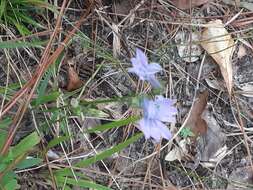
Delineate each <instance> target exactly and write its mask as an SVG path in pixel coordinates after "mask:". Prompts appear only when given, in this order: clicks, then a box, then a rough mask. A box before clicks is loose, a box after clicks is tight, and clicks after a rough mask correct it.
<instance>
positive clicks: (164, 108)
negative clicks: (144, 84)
mask: <svg viewBox="0 0 253 190" xmlns="http://www.w3.org/2000/svg"><path fill="white" fill-rule="evenodd" d="M131 62H132V65H133V67H132V68H129V69H128V71H129V72H131V73H135V74H136V75H137V76H138V77H139V78H140V79H141V80H143V81H145V80H146V81H148V82H150V84H151V86H152V87H154V88H161V84H160V83H159V81H158V80H157V79H156V77H155V74H156V73H158V72H160V71H162V67H161V66H160V65H159V64H158V63H151V64H148V58H147V56H146V55H145V54H144V52H142V51H141V50H140V49H138V48H137V49H136V57H133V58H132V59H131ZM175 103H176V100H172V99H169V98H164V97H163V96H161V95H159V96H156V97H155V99H154V100H150V99H148V98H143V99H142V103H141V108H142V110H143V118H142V119H141V120H139V122H138V128H139V129H140V130H141V131H142V132H143V133H144V135H145V138H146V139H148V138H153V139H154V140H155V141H156V142H159V141H160V140H161V139H162V138H165V139H167V140H169V139H170V138H171V137H172V134H171V132H170V130H169V129H168V127H167V126H166V125H165V124H164V123H163V122H171V123H172V122H175V121H176V114H177V109H176V107H174V104H175Z"/></svg>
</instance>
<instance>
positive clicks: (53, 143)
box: [46, 136, 70, 151]
mask: <svg viewBox="0 0 253 190" xmlns="http://www.w3.org/2000/svg"><path fill="white" fill-rule="evenodd" d="M68 139H70V136H60V137H56V138H54V139H53V140H51V141H50V142H49V143H48V145H47V147H46V150H47V151H48V150H49V149H50V148H52V147H54V146H55V145H57V144H60V143H61V142H63V141H65V140H68Z"/></svg>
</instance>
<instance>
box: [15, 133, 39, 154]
mask: <svg viewBox="0 0 253 190" xmlns="http://www.w3.org/2000/svg"><path fill="white" fill-rule="evenodd" d="M39 142H40V137H39V136H38V135H37V133H36V132H33V133H31V134H30V135H28V136H26V137H25V138H24V139H23V140H21V141H20V142H19V143H18V144H17V145H16V146H14V147H13V148H12V154H13V158H17V157H18V156H20V155H22V154H24V153H26V152H28V151H29V150H31V149H32V148H33V147H34V146H35V145H37V144H38V143H39Z"/></svg>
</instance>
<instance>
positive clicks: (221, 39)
mask: <svg viewBox="0 0 253 190" xmlns="http://www.w3.org/2000/svg"><path fill="white" fill-rule="evenodd" d="M201 45H202V47H203V48H204V49H205V50H206V51H207V52H208V54H210V55H211V56H212V58H213V59H214V60H215V61H216V63H217V64H218V65H219V66H220V70H221V73H222V76H223V78H224V80H225V83H226V87H227V89H228V92H229V94H231V90H232V87H233V71H232V64H231V58H232V55H233V52H234V46H235V43H234V40H233V38H232V37H231V35H230V34H229V33H228V31H227V30H226V29H225V28H224V25H223V24H222V21H221V20H214V21H210V22H209V23H208V27H207V28H206V29H205V30H204V31H203V33H202V42H201Z"/></svg>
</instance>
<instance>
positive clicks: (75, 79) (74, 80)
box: [67, 66, 83, 91]
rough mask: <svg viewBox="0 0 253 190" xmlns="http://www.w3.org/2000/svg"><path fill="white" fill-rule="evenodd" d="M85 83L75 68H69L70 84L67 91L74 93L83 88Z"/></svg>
mask: <svg viewBox="0 0 253 190" xmlns="http://www.w3.org/2000/svg"><path fill="white" fill-rule="evenodd" d="M82 84H83V82H82V81H81V80H80V78H79V76H78V74H77V73H76V71H75V69H74V68H73V67H71V66H70V67H68V84H67V91H73V90H76V89H78V88H80V87H81V86H82Z"/></svg>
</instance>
